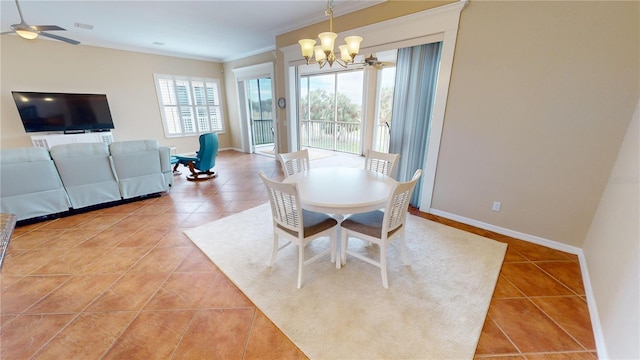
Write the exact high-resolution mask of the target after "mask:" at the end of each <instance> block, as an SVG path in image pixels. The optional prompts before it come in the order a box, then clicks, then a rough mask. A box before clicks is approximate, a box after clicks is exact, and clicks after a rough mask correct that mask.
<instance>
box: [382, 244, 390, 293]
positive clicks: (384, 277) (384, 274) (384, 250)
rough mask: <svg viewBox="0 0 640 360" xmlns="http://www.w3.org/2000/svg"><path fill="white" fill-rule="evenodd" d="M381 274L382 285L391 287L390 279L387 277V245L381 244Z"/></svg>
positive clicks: (386, 287)
mask: <svg viewBox="0 0 640 360" xmlns="http://www.w3.org/2000/svg"><path fill="white" fill-rule="evenodd" d="M380 274H381V275H382V286H383V287H384V288H385V289H388V288H389V280H388V279H387V246H386V245H384V244H380Z"/></svg>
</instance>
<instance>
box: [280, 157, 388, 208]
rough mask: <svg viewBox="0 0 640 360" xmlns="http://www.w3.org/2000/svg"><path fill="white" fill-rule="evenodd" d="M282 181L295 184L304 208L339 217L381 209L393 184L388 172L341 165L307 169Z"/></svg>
mask: <svg viewBox="0 0 640 360" xmlns="http://www.w3.org/2000/svg"><path fill="white" fill-rule="evenodd" d="M283 181H284V182H286V183H296V184H297V186H298V192H299V194H300V203H301V204H302V207H303V208H304V209H306V210H311V211H316V212H324V213H328V214H332V215H334V216H336V217H337V218H338V220H341V217H343V216H344V215H348V214H356V213H362V212H367V211H373V210H378V209H381V208H383V207H384V206H385V204H386V202H387V200H388V199H389V194H390V193H391V191H392V190H393V188H394V186H395V184H396V181H395V180H394V179H393V178H392V177H390V176H388V175H384V174H381V173H378V172H375V171H372V170H366V169H364V168H351V167H340V166H335V167H322V168H311V169H307V170H304V171H301V172H299V173H296V174H293V175H290V176H288V177H287V178H285V179H284V180H283Z"/></svg>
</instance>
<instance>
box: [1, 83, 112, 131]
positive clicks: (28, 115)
mask: <svg viewBox="0 0 640 360" xmlns="http://www.w3.org/2000/svg"><path fill="white" fill-rule="evenodd" d="M11 94H12V95H13V100H14V101H15V103H16V106H17V107H18V112H19V113H20V118H21V119H22V125H24V129H25V131H26V132H41V131H64V132H84V131H102V130H109V129H113V128H114V127H113V119H112V118H111V111H110V110H109V103H108V102H107V95H104V94H63V93H42V92H25V91H12V92H11Z"/></svg>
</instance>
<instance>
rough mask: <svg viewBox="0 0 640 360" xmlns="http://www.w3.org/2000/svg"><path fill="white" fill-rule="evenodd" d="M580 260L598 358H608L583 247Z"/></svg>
mask: <svg viewBox="0 0 640 360" xmlns="http://www.w3.org/2000/svg"><path fill="white" fill-rule="evenodd" d="M578 260H580V272H581V273H582V283H583V285H584V293H585V294H586V295H587V305H588V306H589V317H591V328H592V329H593V337H594V340H595V342H596V350H597V352H598V359H608V358H609V353H608V351H607V347H606V344H605V342H604V333H603V332H602V324H600V315H599V314H598V306H597V305H596V298H595V296H594V295H593V288H592V287H591V281H590V280H589V270H588V269H587V259H586V258H585V257H584V253H583V252H582V249H580V254H578Z"/></svg>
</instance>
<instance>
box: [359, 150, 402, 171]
mask: <svg viewBox="0 0 640 360" xmlns="http://www.w3.org/2000/svg"><path fill="white" fill-rule="evenodd" d="M399 158H400V154H389V153H383V152H378V151H373V150H367V154H366V156H365V159H364V168H365V169H367V170H372V171H376V172H379V173H382V174H385V175H388V176H393V169H395V166H396V162H397V161H398V159H399Z"/></svg>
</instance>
